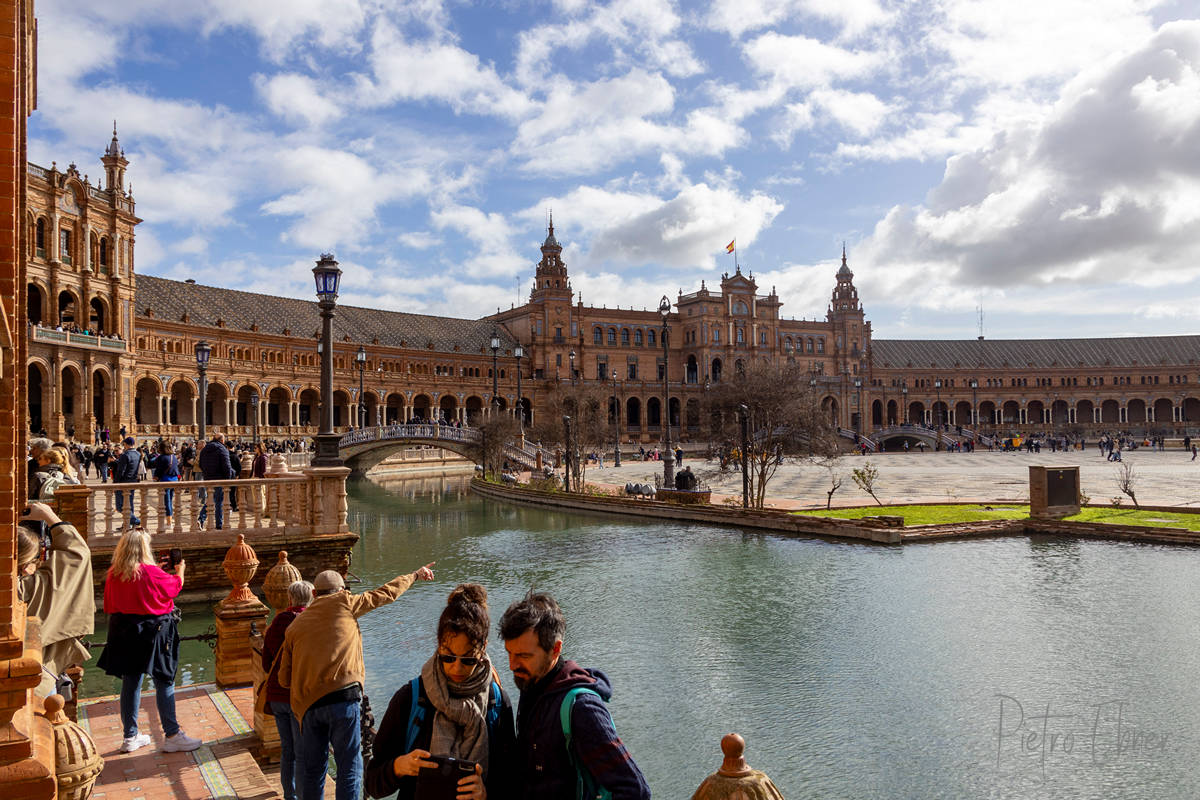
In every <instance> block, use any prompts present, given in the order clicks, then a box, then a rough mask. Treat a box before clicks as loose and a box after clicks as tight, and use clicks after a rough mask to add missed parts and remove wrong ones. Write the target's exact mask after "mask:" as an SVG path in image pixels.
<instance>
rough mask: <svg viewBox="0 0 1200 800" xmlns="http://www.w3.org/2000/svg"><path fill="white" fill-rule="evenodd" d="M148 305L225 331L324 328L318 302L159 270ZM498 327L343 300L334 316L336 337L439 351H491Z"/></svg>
mask: <svg viewBox="0 0 1200 800" xmlns="http://www.w3.org/2000/svg"><path fill="white" fill-rule="evenodd" d="M147 310H149V311H151V312H152V313H153V317H154V318H155V319H161V320H166V321H171V322H178V321H180V320H181V319H182V317H183V315H184V314H187V315H188V324H191V325H201V326H209V327H216V324H217V320H222V321H223V322H224V324H225V330H230V331H249V330H250V326H251V325H252V324H255V325H258V331H259V332H260V333H268V334H277V335H282V334H283V332H284V331H285V330H287V331H290V333H289V334H288V335H290V336H295V337H299V338H304V339H310V338H311V337H312V336H313V334H314V333H317V332H318V331H320V330H321V317H320V312H319V311H318V309H317V302H316V299H315V298H314V299H313V300H295V299H292V298H289V297H274V296H271V295H265V294H253V293H251V292H241V291H237V290H236V289H221V288H218V287H215V286H204V285H201V284H198V283H186V282H183V281H173V280H168V279H167V278H157V277H154V276H153V275H138V277H137V307H136V309H135V314H136V316H138V317H145V316H146V315H147V313H146V312H147ZM494 329H497V327H496V326H495V325H494V324H493V323H491V322H487V321H484V320H474V319H454V318H452V317H433V316H428V315H425V314H407V313H404V312H402V311H383V310H380V309H375V308H359V307H357V306H343V305H338V307H337V312H336V314H335V315H334V317H333V339H334V341H335V342H340V341H342V340H343V337H344V336H349V337H350V340H351V341H353V342H355V343H358V344H370V343H371V342H372V341H374V340H375V339H378V340H379V344H381V345H383V346H385V347H407V348H412V349H416V350H426V349H428V346H429V344H430V343H432V344H433V349H434V350H435V351H444V352H452V351H453V350H454V346H455V345H458V346H459V350H460V352H463V353H478V352H481V350H480V348H483V351H484V352H486V351H488V350H490V346H491V337H492V331H493V330H494ZM498 330H499V333H500V340H501V343H502V344H501V347H502V348H504V350H511V349H512V347H513V345H514V344H515V341H514V340H513V339H512V337H510V336H508V335H507V334H506V333H505V331H504V329H503V328H499V329H498Z"/></svg>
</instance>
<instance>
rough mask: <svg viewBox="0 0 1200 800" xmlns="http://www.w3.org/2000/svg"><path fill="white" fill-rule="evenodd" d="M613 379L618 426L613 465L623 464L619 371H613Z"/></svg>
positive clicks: (614, 406)
mask: <svg viewBox="0 0 1200 800" xmlns="http://www.w3.org/2000/svg"><path fill="white" fill-rule="evenodd" d="M612 379H613V422H614V424H615V426H616V429H615V432H614V433H613V438H614V439H615V441H614V442H613V466H614V467H619V466H621V395H620V393H619V392H617V371H616V370H615V369H614V370H613V371H612Z"/></svg>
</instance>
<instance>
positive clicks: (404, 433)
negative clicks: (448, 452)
mask: <svg viewBox="0 0 1200 800" xmlns="http://www.w3.org/2000/svg"><path fill="white" fill-rule="evenodd" d="M481 438H482V434H481V433H480V432H479V430H478V429H477V428H455V427H453V426H450V425H433V424H430V423H416V424H409V423H404V424H395V425H384V426H382V427H374V428H360V429H358V430H354V431H350V432H349V433H347V434H346V435H344V436H343V437H342V438H341V439H340V440H338V447H354V446H355V445H360V444H366V443H368V442H385V441H392V440H395V439H437V440H441V441H446V442H462V443H464V444H477V443H478V442H479V441H480V439H481Z"/></svg>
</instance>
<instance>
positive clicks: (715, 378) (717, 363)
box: [709, 358, 721, 383]
mask: <svg viewBox="0 0 1200 800" xmlns="http://www.w3.org/2000/svg"><path fill="white" fill-rule="evenodd" d="M711 366H712V372H711V373H709V374H710V375H712V382H713V383H720V382H721V359H719V358H714V359H713V360H712V365H711Z"/></svg>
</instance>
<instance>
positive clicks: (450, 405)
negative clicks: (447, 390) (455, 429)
mask: <svg viewBox="0 0 1200 800" xmlns="http://www.w3.org/2000/svg"><path fill="white" fill-rule="evenodd" d="M438 411H439V412H440V414H441V418H442V419H444V420H446V421H447V422H454V421H455V420H456V419H458V399H457V398H455V396H454V395H452V394H444V395H442V396H441V398H440V399H439V400H438Z"/></svg>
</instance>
